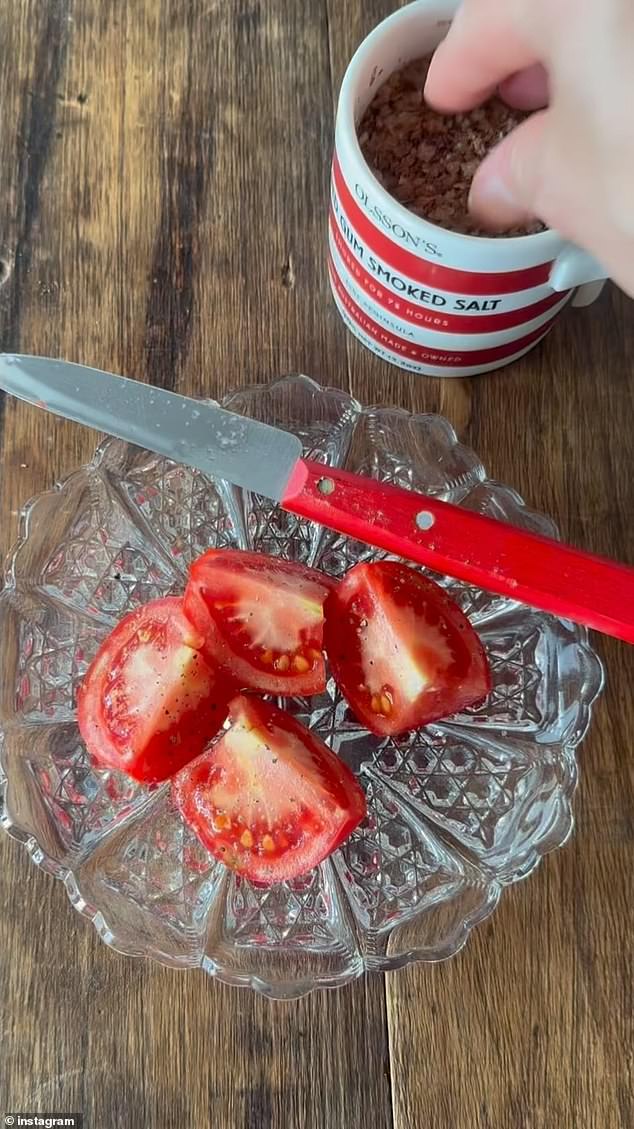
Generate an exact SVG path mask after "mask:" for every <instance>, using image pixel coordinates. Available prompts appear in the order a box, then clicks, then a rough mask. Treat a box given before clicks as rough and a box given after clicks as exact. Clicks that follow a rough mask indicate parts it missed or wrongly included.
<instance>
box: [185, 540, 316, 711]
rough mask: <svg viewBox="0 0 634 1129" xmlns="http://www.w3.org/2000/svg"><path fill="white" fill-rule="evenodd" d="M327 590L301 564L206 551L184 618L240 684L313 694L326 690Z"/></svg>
mask: <svg viewBox="0 0 634 1129" xmlns="http://www.w3.org/2000/svg"><path fill="white" fill-rule="evenodd" d="M333 587H334V585H333V582H332V581H331V580H330V578H329V577H327V576H325V575H324V574H323V573H321V572H317V571H316V570H315V569H309V568H306V567H305V566H304V565H299V564H294V563H292V562H290V561H281V560H277V559H275V558H273V557H267V556H263V555H261V554H259V553H247V552H241V551H240V550H234V549H227V550H215V549H212V550H211V551H210V552H208V553H205V555H204V556H202V557H199V559H198V560H197V561H194V563H193V565H192V566H191V569H190V577H189V583H188V585H187V589H186V592H185V613H186V615H187V616H188V617H189V619H190V620H191V622H192V623H193V624H194V625H195V626H196V628H197V629H198V630H199V631H200V633H201V635H203V636H204V638H205V644H206V649H207V653H208V654H209V656H210V657H212V658H213V660H214V661H215V662H217V663H218V664H219V665H220V666H222V667H223V669H225V670H226V671H227V672H228V673H229V674H230V676H231V678H232V679H233V680H234V681H235V682H236V683H238V685H240V686H242V687H244V688H249V689H253V690H261V691H263V692H264V693H271V694H280V695H297V696H300V695H310V694H318V693H320V692H321V691H322V690H323V689H324V688H325V685H326V668H325V663H324V656H323V627H324V610H323V609H324V601H325V599H326V596H327V595H328V593H329V592H330V591H331V590H332V589H333Z"/></svg>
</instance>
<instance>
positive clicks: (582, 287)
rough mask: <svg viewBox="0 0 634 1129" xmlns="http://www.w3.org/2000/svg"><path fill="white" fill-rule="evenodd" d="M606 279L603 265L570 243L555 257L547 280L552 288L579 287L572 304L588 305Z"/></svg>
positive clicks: (596, 296) (558, 289)
mask: <svg viewBox="0 0 634 1129" xmlns="http://www.w3.org/2000/svg"><path fill="white" fill-rule="evenodd" d="M606 281H607V272H606V269H605V267H603V266H601V263H600V262H599V261H598V259H595V258H594V257H593V256H592V255H589V254H588V252H587V251H582V250H581V249H580V248H579V247H575V246H573V245H572V244H570V245H569V246H567V247H564V249H563V251H561V252H560V253H559V255H558V256H557V258H556V259H555V261H554V263H553V266H552V270H551V272H550V278H549V282H550V285H551V286H552V288H553V290H557V291H563V290H572V289H573V288H574V287H575V286H577V287H579V289H578V290H577V293H576V294H575V297H574V299H573V303H572V304H573V306H589V305H590V304H591V303H592V302H594V301H595V300H596V299H597V298H598V297H599V294H600V293H601V291H602V290H603V287H604V286H605V283H606Z"/></svg>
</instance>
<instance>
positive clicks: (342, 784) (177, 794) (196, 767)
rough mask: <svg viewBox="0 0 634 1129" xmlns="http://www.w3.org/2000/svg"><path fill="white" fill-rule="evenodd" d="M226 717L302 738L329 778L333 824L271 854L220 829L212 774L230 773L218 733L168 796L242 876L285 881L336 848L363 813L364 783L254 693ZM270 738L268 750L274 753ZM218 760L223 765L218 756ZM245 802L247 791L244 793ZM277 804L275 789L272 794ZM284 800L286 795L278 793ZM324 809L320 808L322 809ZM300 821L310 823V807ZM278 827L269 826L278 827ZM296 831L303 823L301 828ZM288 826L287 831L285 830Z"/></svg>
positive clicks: (202, 838) (233, 704)
mask: <svg viewBox="0 0 634 1129" xmlns="http://www.w3.org/2000/svg"><path fill="white" fill-rule="evenodd" d="M229 715H230V723H231V725H236V724H238V723H240V722H243V723H244V721H245V719H247V720H248V722H249V723H250V724H252V725H253V726H254V727H256V728H258V729H260V730H261V729H264V730H265V731H267V732H268V733H270V734H271V736H272V737H273V736H274V734H275V731H276V730H278V731H280V730H281V731H282V732H285V733H287V734H290V735H291V736H292V737H293V738H295V739H297V740H299V741H301V743H302V745H303V747H304V748H305V749H306V750H307V751H308V752H309V754H310V756H311V758H312V759H313V761H314V764H315V766H316V771H317V773H318V774H319V778H320V780H322V782H323V781H324V780H326V781H327V783H328V792H329V795H330V797H331V801H332V812H333V815H332V825H331V826H330V827H326V828H323V827H321V826H320V828H319V831H318V833H317V834H316V835H315V837H314V838H312V839H311V838H310V827H309V830H308V832H307V835H306V838H305V840H304V841H302V842H300V846H299V849H294V850H292V849H288V850H284V849H282V850H279V851H276V852H275V853H274V854H273V855H272V856H271V855H267V854H263V853H262V851H261V850H260V851H259V852H258V851H256V850H255V849H254V848H253V847H251V848H247V847H244V846H243V844H242V842H241V841H240V840H239V837H237V836H234V837H233V838H232V837H231V835H230V834H227V833H223V832H222V831H220V832H219V831H218V828H217V826H216V827H214V826H213V822H214V817H215V818H216V819H217V816H218V809H217V808H214V806H213V803H212V800H211V796H210V790H211V788H212V787H213V778H214V774H216V773H218V772H219V771H223V772H224V773H225V778H226V774H227V773H230V767H227V762H226V761H222V757H221V754H222V749H221V743H222V740H223V737H222V736H220V737H219V738H218V740H217V741H216V742H215V744H214V745H213V746H212V747H211V748H210V749H209V750H207V752H205V753H203V755H202V756H200V757H198V759H197V760H195V761H193V762H192V763H191V764H189V765H187V766H186V767H185V768H184V769H183V770H182V771H181V772H180V773H179V774H178V775H177V776H176V777H175V778H174V780H173V782H172V801H173V803H174V805H175V806H176V808H177V809H178V810H179V811H180V813H181V815H182V817H183V818H184V820H185V821H186V823H188V825H189V826H190V827H191V829H192V830H193V831H194V832H195V834H196V835H197V836H198V838H199V839H200V841H201V843H202V844H203V846H204V847H205V848H206V849H207V850H208V851H209V852H210V853H211V854H212V855H214V857H215V858H217V859H219V860H220V861H221V862H223V863H224V864H225V865H226V866H228V867H229V868H230V869H232V870H234V871H236V872H237V873H238V874H240V875H242V876H243V877H244V878H247V879H249V880H250V881H252V882H256V883H258V884H259V885H263V886H270V885H273V884H275V883H278V882H284V881H289V880H292V879H294V878H298V877H300V876H301V875H303V874H305V873H307V872H308V871H310V870H312V869H313V868H314V867H316V866H318V865H319V863H320V862H322V861H323V860H324V859H325V858H326V857H327V856H328V855H330V854H331V853H332V851H334V850H336V849H337V847H339V846H340V845H341V844H342V843H343V842H344V841H345V840H346V839H347V838H348V837H349V836H350V835H351V833H352V832H353V831H354V830H355V828H356V827H358V825H359V824H360V823H361V821H362V820H363V819H364V818H365V817H366V814H367V809H366V800H365V794H364V792H363V789H362V788H361V786H360V785H359V783H358V781H357V779H356V777H355V776H354V775H353V774H352V773H351V772H350V769H349V768H348V767H347V765H345V764H344V763H343V761H341V760H340V759H339V758H338V757H337V756H336V755H335V754H334V753H333V752H332V751H331V750H330V749H328V747H327V746H326V745H324V744H323V742H322V741H321V740H319V738H317V737H316V736H315V735H314V734H312V733H310V732H309V730H307V729H306V728H305V727H304V726H303V725H301V724H300V723H299V722H298V721H296V720H295V719H294V718H292V717H291V716H290V715H289V714H287V713H285V711H283V710H280V709H278V708H277V707H275V706H272V705H271V704H270V703H268V702H263V701H260V700H258V699H255V698H251V697H247V696H245V695H240V696H238V697H237V698H235V699H234V700H233V701H232V702H231V704H230V707H229ZM276 751H278V750H276V746H275V743H274V741H272V744H271V747H270V752H271V754H272V755H274V754H275V753H276ZM220 761H221V762H222V769H221V768H220V764H219V762H220ZM300 769H301V766H298V773H299V775H298V776H297V783H298V787H301V779H302V778H301V772H300ZM244 799H245V804H247V802H248V797H244ZM275 799H276V800H277V802H278V806H279V799H280V798H279V795H278V796H276V798H275ZM281 802H282V806H284V799H283V798H282V801H281ZM320 814H323V813H320ZM303 822H304V823H305V824H306V823H307V824H308V825H310V813H308V815H306V816H305V817H304V819H303ZM276 830H277V829H276V828H273V832H274V833H276ZM299 830H300V832H301V830H302V828H300V829H299ZM291 834H292V832H290V831H289V835H291Z"/></svg>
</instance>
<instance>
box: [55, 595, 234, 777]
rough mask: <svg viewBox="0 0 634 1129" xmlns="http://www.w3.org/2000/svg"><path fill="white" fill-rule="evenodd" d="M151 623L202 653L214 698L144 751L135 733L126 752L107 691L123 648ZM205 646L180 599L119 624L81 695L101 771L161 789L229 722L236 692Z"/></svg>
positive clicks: (84, 725)
mask: <svg viewBox="0 0 634 1129" xmlns="http://www.w3.org/2000/svg"><path fill="white" fill-rule="evenodd" d="M148 621H150V622H154V623H155V624H158V625H159V626H165V627H166V630H169V631H170V633H171V635H172V636H173V642H174V644H175V645H178V642H179V641H180V643H182V644H183V645H187V646H188V647H191V648H192V649H193V650H195V651H196V652H197V659H196V663H197V664H200V665H199V666H198V665H197V670H199V671H200V672H202V674H203V675H204V676H205V677H206V678H208V679H209V682H210V684H211V685H212V687H213V696H212V697H210V699H209V700H208V701H206V702H204V703H200V704H198V705H197V706H196V707H195V708H193V709H185V710H183V711H182V712H181V713H180V715H179V716H178V717H175V719H174V721H173V723H172V724H171V725H170V726H169V727H167V728H165V729H164V730H163V731H162V732H160V733H155V734H153V735H150V736H149V738H148V739H147V740H146V741H145V742H144V743H143V746H142V747H140V746H139V745H138V744H137V745H136V746H135V744H134V736H133V734H132V735H131V739H130V741H129V743H128V744H127V746H126V747H122V743H121V742H120V741H119V742H117V740H116V738H115V735H114V734H113V733H112V731H111V727H110V726H109V724H108V721H107V718H106V711H105V707H104V702H103V698H102V690H103V688H104V685H105V679H106V677H107V675H108V673H109V671H110V670H111V668H112V667H113V665H114V663H115V662H116V660H117V657H118V656H119V655H120V654H121V651H122V649H123V648H124V647H125V646H126V645H127V644H128V643H129V642H130V641H131V640H132V639H133V637H134V635H135V633H137V632H138V631H139V629H143V626H144V625H145V624H147V623H148ZM201 645H202V639H201V637H200V636H199V635H198V634H197V632H196V631H195V629H194V628H193V627H192V625H191V624H190V623H189V621H188V620H187V619H186V618H185V616H184V615H183V610H182V600H181V599H179V598H178V597H174V596H167V597H164V598H162V599H159V600H154V601H152V602H151V603H149V604H145V605H143V606H142V607H140V608H138V609H136V610H135V611H133V612H131V613H130V614H129V615H127V616H124V618H123V619H122V620H121V621H120V622H119V623H118V624H117V626H116V627H115V628H114V629H113V631H112V632H111V633H110V635H108V636H107V638H106V639H105V640H104V642H103V643H102V645H101V647H100V648H99V651H98V652H97V654H96V656H95V658H94V659H93V661H92V663H91V665H90V667H89V669H88V671H87V673H86V675H85V677H84V680H83V683H82V685H81V687H80V688H79V691H78V694H77V724H78V726H79V731H80V733H81V736H82V738H83V740H84V742H85V744H86V747H87V749H88V752H89V754H90V756H91V759H92V760H93V761H94V762H95V764H96V765H97V766H98V767H100V768H110V769H116V770H117V771H120V772H125V773H126V774H127V775H128V776H130V777H132V779H134V780H137V781H139V782H140V783H142V784H156V783H159V782H161V781H163V780H166V779H167V778H168V777H170V776H172V775H173V774H174V773H175V772H177V771H178V770H179V769H181V768H182V767H183V765H185V764H187V763H188V761H190V760H192V759H193V758H194V757H197V756H199V755H200V753H201V752H202V750H203V749H204V748H205V746H206V745H208V744H209V742H210V741H211V740H212V739H213V738H214V737H215V736H216V734H217V732H218V730H219V729H220V727H221V726H222V724H223V723H224V720H225V718H226V716H227V709H228V703H229V699H230V698H231V696H232V695H233V693H235V689H234V687H233V686H232V685H231V684H230V683H229V682H228V681H227V680H226V678H225V676H224V675H221V674H220V673H219V672H218V671H217V670H215V669H214V668H213V667H212V666H211V664H209V662H208V660H207V659H206V658H204V657H203V655H202V653H201V652H200V650H199V648H200V647H201ZM184 692H185V694H186V687H185V691H184Z"/></svg>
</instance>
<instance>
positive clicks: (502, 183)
mask: <svg viewBox="0 0 634 1129" xmlns="http://www.w3.org/2000/svg"><path fill="white" fill-rule="evenodd" d="M548 125H549V113H548V111H547V110H545V111H542V112H541V113H537V114H533V115H532V117H530V118H527V119H526V121H525V122H522V124H521V125H520V126H518V127H517V129H514V130H513V132H512V133H510V134H509V135H508V137H506V138H505V139H504V141H502V142H501V143H500V144H499V145H498V146H496V148H495V149H493V150H492V152H491V153H489V155H488V157H486V158H485V160H484V161H483V162H482V164H481V165H480V168H479V169H478V171H477V173H476V175H475V177H474V179H473V184H472V186H471V194H470V196H469V208H470V210H471V211H472V212H473V214H474V215H475V216H476V217H477V218H478V219H479V220H480V222H481V223H483V224H485V225H486V226H487V227H490V228H491V229H492V230H500V231H502V230H504V229H505V228H511V227H517V226H519V225H521V224H524V223H526V222H527V221H528V220H529V219H534V218H535V217H537V218H538V219H543V218H544V217H543V216H540V215H539V210H538V209H539V200H540V196H541V193H542V187H543V178H544V166H543V162H544V154H545V152H546V148H547V147H546V145H545V135H546V133H547V130H548Z"/></svg>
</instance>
